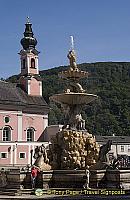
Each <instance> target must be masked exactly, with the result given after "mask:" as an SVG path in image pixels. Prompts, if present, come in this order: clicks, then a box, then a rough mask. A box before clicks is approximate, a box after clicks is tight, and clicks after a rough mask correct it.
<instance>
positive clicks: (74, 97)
mask: <svg viewBox="0 0 130 200" xmlns="http://www.w3.org/2000/svg"><path fill="white" fill-rule="evenodd" d="M97 98H98V96H97V95H94V94H87V93H74V92H69V93H62V94H55V95H53V96H51V97H50V100H53V101H55V102H57V103H63V104H68V105H78V104H79V105H81V104H88V103H90V102H92V101H94V100H95V99H97Z"/></svg>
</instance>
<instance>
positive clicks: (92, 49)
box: [0, 0, 130, 78]
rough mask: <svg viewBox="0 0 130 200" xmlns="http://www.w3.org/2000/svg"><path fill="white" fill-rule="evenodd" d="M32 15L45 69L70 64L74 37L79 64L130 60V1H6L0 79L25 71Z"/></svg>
mask: <svg viewBox="0 0 130 200" xmlns="http://www.w3.org/2000/svg"><path fill="white" fill-rule="evenodd" d="M27 16H29V17H30V21H31V22H32V24H33V32H34V35H35V37H36V38H37V40H38V45H37V50H39V51H40V52H41V53H40V55H39V69H40V70H43V69H48V68H52V67H56V66H61V65H68V59H67V57H66V55H67V52H68V50H69V48H70V39H69V36H70V35H73V36H74V40H75V50H76V54H77V63H83V62H98V61H130V0H37V1H34V0H21V1H20V0H0V47H1V48H0V77H3V78H7V77H8V76H11V75H14V74H18V73H19V72H20V59H19V55H18V52H19V51H20V50H21V48H22V47H21V45H20V39H21V38H22V37H23V32H24V28H25V25H24V24H25V22H26V17H27Z"/></svg>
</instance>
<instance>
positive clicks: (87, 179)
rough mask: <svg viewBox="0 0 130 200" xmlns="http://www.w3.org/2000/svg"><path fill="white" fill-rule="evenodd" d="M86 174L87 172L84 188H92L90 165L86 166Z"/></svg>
mask: <svg viewBox="0 0 130 200" xmlns="http://www.w3.org/2000/svg"><path fill="white" fill-rule="evenodd" d="M85 174H86V176H85V178H86V182H85V184H84V185H83V188H84V189H89V188H90V187H89V178H90V171H89V166H88V165H87V167H86V170H85Z"/></svg>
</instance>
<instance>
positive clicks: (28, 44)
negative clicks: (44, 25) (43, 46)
mask: <svg viewBox="0 0 130 200" xmlns="http://www.w3.org/2000/svg"><path fill="white" fill-rule="evenodd" d="M33 35H34V34H33V31H32V24H31V23H30V21H29V18H27V22H26V24H25V32H24V38H22V39H21V45H22V46H23V49H25V50H28V49H35V46H36V45H37V40H36V38H34V37H33Z"/></svg>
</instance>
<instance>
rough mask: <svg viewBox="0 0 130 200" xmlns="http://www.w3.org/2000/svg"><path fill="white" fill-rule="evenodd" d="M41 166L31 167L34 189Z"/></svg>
mask: <svg viewBox="0 0 130 200" xmlns="http://www.w3.org/2000/svg"><path fill="white" fill-rule="evenodd" d="M39 171H40V170H39V168H38V167H36V166H33V167H32V169H31V184H32V189H35V186H36V179H37V175H38V172H39Z"/></svg>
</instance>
